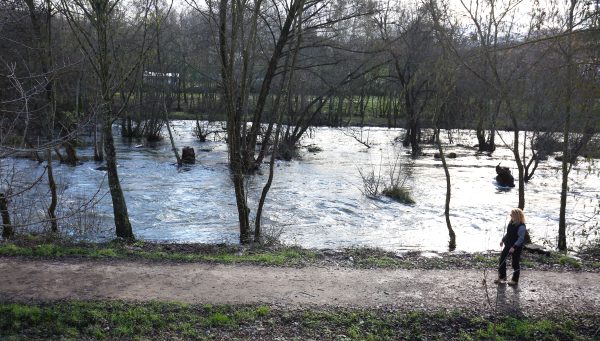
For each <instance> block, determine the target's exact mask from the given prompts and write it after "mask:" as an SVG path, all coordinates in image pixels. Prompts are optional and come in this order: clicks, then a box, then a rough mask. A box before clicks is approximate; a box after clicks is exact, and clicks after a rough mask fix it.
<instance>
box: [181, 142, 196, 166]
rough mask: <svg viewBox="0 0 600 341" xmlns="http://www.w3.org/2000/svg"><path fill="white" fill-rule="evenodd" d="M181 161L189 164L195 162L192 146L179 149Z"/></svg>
mask: <svg viewBox="0 0 600 341" xmlns="http://www.w3.org/2000/svg"><path fill="white" fill-rule="evenodd" d="M181 162H183V163H187V164H191V163H196V153H195V152H194V148H192V147H189V146H186V147H183V149H182V151H181Z"/></svg>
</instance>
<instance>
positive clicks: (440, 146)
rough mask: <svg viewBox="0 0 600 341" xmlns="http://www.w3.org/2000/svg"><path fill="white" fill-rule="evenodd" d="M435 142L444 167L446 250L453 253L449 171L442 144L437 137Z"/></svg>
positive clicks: (454, 242)
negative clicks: (447, 237) (447, 240)
mask: <svg viewBox="0 0 600 341" xmlns="http://www.w3.org/2000/svg"><path fill="white" fill-rule="evenodd" d="M436 140H437V147H438V152H439V153H440V159H441V160H442V167H444V174H445V175H446V202H445V204H444V216H445V217H446V226H447V227H448V235H449V237H450V241H449V242H448V249H449V250H450V251H454V250H455V249H456V234H455V233H454V229H453V228H452V223H451V222H450V198H451V197H452V186H451V184H450V171H449V170H448V164H447V163H446V155H445V154H444V149H443V148H442V143H441V142H440V137H439V135H438V136H437V138H436Z"/></svg>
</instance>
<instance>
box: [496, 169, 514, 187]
mask: <svg viewBox="0 0 600 341" xmlns="http://www.w3.org/2000/svg"><path fill="white" fill-rule="evenodd" d="M496 174H498V175H496V181H497V182H498V185H500V186H504V187H515V178H514V177H513V176H512V174H511V173H510V169H508V167H501V166H500V164H498V165H497V166H496Z"/></svg>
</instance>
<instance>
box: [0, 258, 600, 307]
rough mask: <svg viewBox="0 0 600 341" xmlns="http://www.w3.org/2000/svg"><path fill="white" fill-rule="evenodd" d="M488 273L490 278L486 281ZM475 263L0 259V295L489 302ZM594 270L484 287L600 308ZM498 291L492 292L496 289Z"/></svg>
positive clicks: (525, 302)
mask: <svg viewBox="0 0 600 341" xmlns="http://www.w3.org/2000/svg"><path fill="white" fill-rule="evenodd" d="M493 275H494V274H493V273H490V274H489V276H490V280H489V281H490V282H491V279H493ZM482 280H483V272H482V271H477V270H466V271H464V270H381V269H379V270H357V269H349V268H318V267H306V268H299V269H298V268H279V267H260V266H248V265H211V264H174V263H150V262H130V261H88V260H75V259H74V260H60V261H52V260H28V259H19V258H0V301H4V302H23V301H25V302H27V301H54V300H61V299H79V300H104V299H122V300H136V301H147V300H159V301H179V302H188V303H211V304H244V303H264V304H275V305H284V306H288V307H299V306H306V305H317V306H322V305H331V306H342V307H365V308H366V307H372V308H375V307H382V306H388V307H394V308H398V309H411V310H438V309H454V308H462V309H475V310H482V311H485V310H489V307H488V306H487V304H486V291H485V288H484V286H483V285H482ZM599 283H600V274H598V273H584V272H581V273H575V272H562V273H561V272H544V271H529V270H528V271H524V272H523V274H522V280H521V283H520V285H519V287H518V288H516V289H515V288H512V287H508V286H506V285H501V286H496V285H493V284H492V285H490V286H489V293H490V295H491V296H492V298H493V299H495V297H496V294H498V302H499V303H500V306H501V309H508V310H512V311H515V312H522V313H526V314H530V315H536V314H538V313H547V312H552V311H580V312H581V311H598V312H600V284H599ZM497 290H498V291H497Z"/></svg>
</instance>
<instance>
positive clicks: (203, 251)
mask: <svg viewBox="0 0 600 341" xmlns="http://www.w3.org/2000/svg"><path fill="white" fill-rule="evenodd" d="M599 248H600V246H599ZM596 251H597V250H596V249H595V248H593V249H590V250H588V251H586V253H584V254H583V255H581V259H575V258H572V257H568V256H565V255H563V254H560V253H551V254H550V255H541V254H534V253H530V252H525V253H524V254H523V258H522V262H521V264H522V265H523V266H524V267H525V268H527V269H543V270H551V269H561V270H586V271H600V251H598V252H596ZM0 256H19V257H36V258H68V257H75V258H88V259H128V260H137V259H143V260H152V261H172V262H211V263H221V264H235V263H237V264H255V265H266V266H295V267H298V266H308V265H319V266H327V265H333V266H344V267H353V268H385V269H484V268H487V269H495V268H496V266H497V265H496V264H497V261H498V259H497V258H498V254H497V253H473V254H470V253H459V252H451V253H441V254H438V256H437V257H426V256H423V255H422V254H421V253H420V252H407V253H394V252H389V251H384V250H380V249H370V248H349V249H342V250H314V249H303V248H300V247H296V246H283V245H261V244H259V245H253V246H239V245H227V244H161V243H152V242H144V241H136V242H134V243H130V244H128V243H125V242H123V241H118V240H116V241H112V242H109V243H73V242H70V241H69V240H66V239H63V238H60V237H56V236H48V235H19V236H17V237H16V238H15V239H13V240H10V241H6V240H5V241H0Z"/></svg>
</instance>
